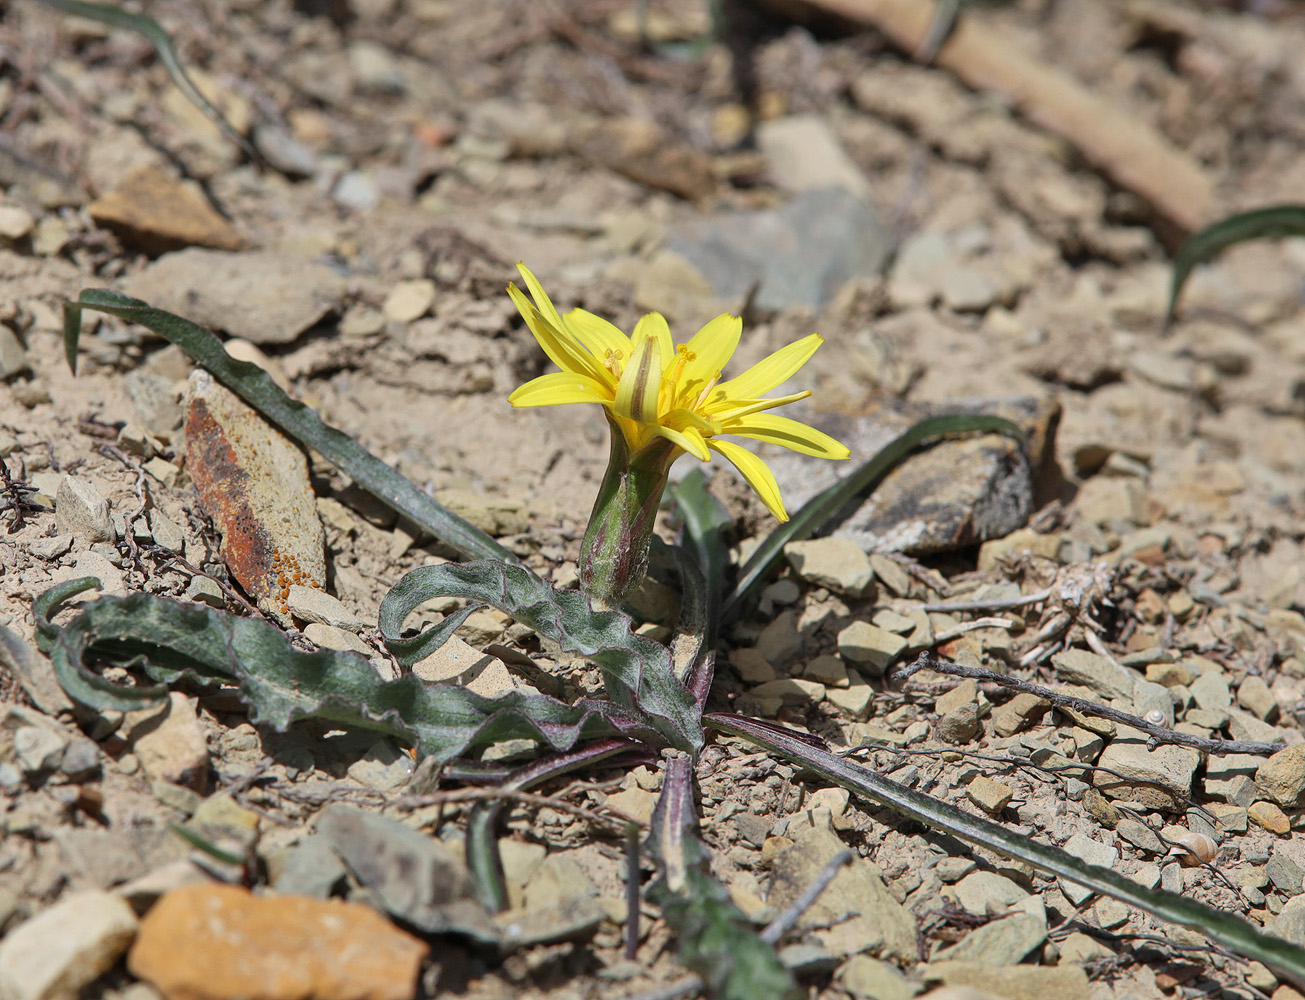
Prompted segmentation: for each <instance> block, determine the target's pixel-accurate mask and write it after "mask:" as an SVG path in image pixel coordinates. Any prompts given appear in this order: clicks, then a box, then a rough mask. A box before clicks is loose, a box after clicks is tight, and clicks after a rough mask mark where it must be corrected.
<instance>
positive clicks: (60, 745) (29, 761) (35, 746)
mask: <svg viewBox="0 0 1305 1000" xmlns="http://www.w3.org/2000/svg"><path fill="white" fill-rule="evenodd" d="M66 746H68V737H67V736H65V735H64V734H63V733H61V732H59V731H58V730H57V729H51V728H49V727H47V726H22V727H21V728H19V729H17V730H15V731H14V753H15V754H16V755H17V757H18V766H19V767H21V768H22V769H23V773H24V774H27V775H34V774H45V773H46V772H48V771H53V770H54V769H55V768H56V767H58V766H59V761H60V760H61V759H62V758H63V752H64V748H65V747H66Z"/></svg>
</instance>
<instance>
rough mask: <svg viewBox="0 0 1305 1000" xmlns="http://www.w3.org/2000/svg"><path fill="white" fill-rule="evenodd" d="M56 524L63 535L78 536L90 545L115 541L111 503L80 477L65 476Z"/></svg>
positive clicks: (56, 502) (58, 497)
mask: <svg viewBox="0 0 1305 1000" xmlns="http://www.w3.org/2000/svg"><path fill="white" fill-rule="evenodd" d="M54 522H55V524H56V525H57V526H58V528H59V531H60V533H62V534H72V535H77V536H79V537H81V538H83V539H85V540H86V541H88V542H111V541H113V522H112V521H111V520H110V518H109V501H107V500H105V499H104V497H102V496H101V495H100V491H99V490H97V489H96V488H95V487H94V486H93V485H92V484H91V483H89V482H88V481H87V480H85V479H80V478H78V477H77V476H64V478H63V482H61V483H60V484H59V491H58V493H56V494H55V498H54Z"/></svg>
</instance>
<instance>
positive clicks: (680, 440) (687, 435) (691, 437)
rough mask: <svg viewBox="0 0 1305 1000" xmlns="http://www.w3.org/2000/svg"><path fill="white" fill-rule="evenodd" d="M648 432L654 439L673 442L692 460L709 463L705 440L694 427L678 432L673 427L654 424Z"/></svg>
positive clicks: (709, 455)
mask: <svg viewBox="0 0 1305 1000" xmlns="http://www.w3.org/2000/svg"><path fill="white" fill-rule="evenodd" d="M650 430H651V431H652V433H653V435H654V436H656V437H664V438H666V440H668V441H673V442H674V443H675V444H677V445H679V446H680V447H681V448H683V449H684V450H685V451H687V452H688V453H689V454H690V455H692V456H693V457H694V458H696V459H699V460H700V461H703V462H709V461H711V453H710V452H708V451H707V439H706V438H704V437H703V436H702V432H701V431H699V430H698V429H697V428H696V427H690V428H688V429H687V430H683V431H678V430H676V429H675V428H674V427H667V426H666V425H665V424H656V425H654V426H653V427H651V428H650Z"/></svg>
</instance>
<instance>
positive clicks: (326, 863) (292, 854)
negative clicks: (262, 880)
mask: <svg viewBox="0 0 1305 1000" xmlns="http://www.w3.org/2000/svg"><path fill="white" fill-rule="evenodd" d="M346 874H347V870H346V869H345V866H344V862H343V861H341V860H340V856H339V855H338V854H336V852H335V851H334V850H333V849H332V847H331V845H330V843H329V842H328V840H327V838H326V837H323V836H322V835H320V834H312V835H310V836H308V837H305V838H304V839H303V840H301V841H300V842H299V843H297V844H295V846H294V847H292V848H290V849H289V850H288V851H287V852H286V854H285V857H284V858H283V860H282V863H281V868H280V871H279V872H278V873H277V876H276V879H275V881H273V883H272V885H273V887H274V888H275V889H276V891H277V892H280V893H284V894H286V895H290V896H312V897H314V898H315V899H328V898H330V896H331V893H332V892H333V891H334V889H335V887H336V886H337V885H339V884H340V882H341V881H343V879H344V877H345V875H346Z"/></svg>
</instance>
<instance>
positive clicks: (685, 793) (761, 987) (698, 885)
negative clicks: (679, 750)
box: [648, 757, 803, 1000]
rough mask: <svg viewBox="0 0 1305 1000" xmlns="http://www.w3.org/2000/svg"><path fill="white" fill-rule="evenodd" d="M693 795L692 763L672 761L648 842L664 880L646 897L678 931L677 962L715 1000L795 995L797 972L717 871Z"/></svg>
mask: <svg viewBox="0 0 1305 1000" xmlns="http://www.w3.org/2000/svg"><path fill="white" fill-rule="evenodd" d="M693 798H694V794H693V764H692V761H691V760H690V759H689V758H687V757H671V758H669V759H668V760H667V762H666V772H665V776H664V778H663V781H662V792H661V796H660V797H659V798H658V800H657V808H656V810H655V811H654V813H653V833H652V836H651V838H650V841H649V846H650V848H651V850H652V852H653V856H654V858H655V859H656V860H657V863H658V868H659V870H660V877H659V878H658V880H657V882H656V883H654V884H653V886H652V887H651V888H650V889H649V890H648V897H649V898H650V899H651V900H652V901H653V902H655V903H657V904H658V905H659V906H661V908H662V917H663V918H664V919H665V920H666V923H667V924H668V925H669V926H670V927H671V929H672V930H673V931H674V932H675V936H676V939H677V941H676V946H677V948H678V953H679V959H680V964H682V965H683V966H684V967H685V968H687V969H689V970H691V971H693V972H696V973H697V974H698V975H699V976H700V977H702V980H703V982H704V983H705V984H706V986H707V992H708V994H709V995H710V996H712V997H715V998H717V1000H796V998H797V997H800V996H802V995H803V993H802V991H801V990H799V989H798V988H797V984H796V983H795V982H794V981H793V976H792V974H791V973H790V972H789V971H788V970H787V969H785V968H784V966H783V964H781V962H780V961H779V957H778V956H777V955H776V954H775V949H774V948H773V947H771V946H770V945H769V944H767V943H766V942H765V941H763V940H762V939H761V936H760V935H759V934H758V933H757V930H756V928H755V927H753V926H752V923H751V922H750V921H749V920H748V918H747V917H746V916H744V914H743V912H742V911H741V910H740V909H739V908H738V907H737V906H736V905H735V904H734V901H733V900H732V899H730V894H729V891H728V890H727V889H726V888H725V887H724V886H723V885H721V884H720V882H718V881H717V880H716V879H715V878H714V877H713V876H712V874H711V867H710V864H709V860H710V859H709V856H708V853H707V849H706V848H705V847H704V846H703V844H702V841H701V840H700V839H699V838H698V816H697V812H696V810H695V809H694V805H693Z"/></svg>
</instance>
